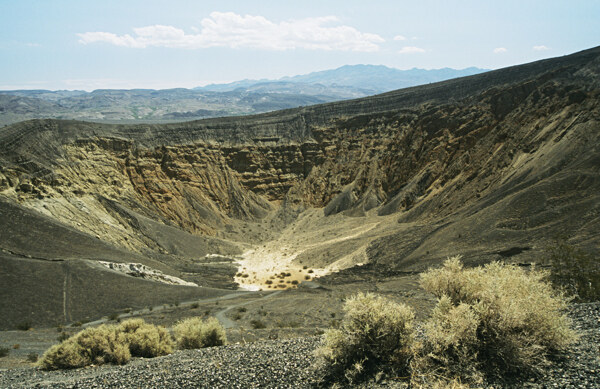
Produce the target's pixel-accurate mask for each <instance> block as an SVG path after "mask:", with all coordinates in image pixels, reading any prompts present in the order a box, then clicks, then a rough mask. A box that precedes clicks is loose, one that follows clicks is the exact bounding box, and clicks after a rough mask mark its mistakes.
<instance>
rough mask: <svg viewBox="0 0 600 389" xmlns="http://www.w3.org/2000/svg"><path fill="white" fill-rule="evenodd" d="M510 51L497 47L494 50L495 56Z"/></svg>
mask: <svg viewBox="0 0 600 389" xmlns="http://www.w3.org/2000/svg"><path fill="white" fill-rule="evenodd" d="M507 51H508V50H507V49H506V47H496V48H495V49H494V54H502V53H506V52H507Z"/></svg>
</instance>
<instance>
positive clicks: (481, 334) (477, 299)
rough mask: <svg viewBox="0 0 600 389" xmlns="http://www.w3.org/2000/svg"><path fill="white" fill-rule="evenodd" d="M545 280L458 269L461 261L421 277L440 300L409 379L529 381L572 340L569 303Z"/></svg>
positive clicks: (492, 269)
mask: <svg viewBox="0 0 600 389" xmlns="http://www.w3.org/2000/svg"><path fill="white" fill-rule="evenodd" d="M547 277H548V273H547V272H543V271H538V270H536V269H533V270H531V271H529V272H527V271H525V270H523V269H520V268H518V267H516V266H511V265H504V264H500V263H497V262H496V263H491V264H488V265H486V266H483V267H477V268H472V269H464V268H463V265H462V263H461V261H460V257H454V258H450V259H448V260H447V261H446V262H445V263H444V265H443V267H441V268H439V269H435V270H428V271H427V272H425V273H423V274H422V275H421V285H422V286H423V288H424V289H425V290H427V291H429V292H431V293H433V294H434V295H436V297H438V299H439V301H438V304H437V306H436V307H435V309H434V311H433V314H432V316H431V318H430V319H429V320H427V321H426V323H425V325H424V331H425V340H424V342H423V345H422V349H421V350H420V353H419V357H418V358H416V360H415V362H414V363H413V376H415V375H416V376H419V375H421V377H425V376H426V375H427V374H432V373H433V374H434V375H435V376H439V375H441V376H444V377H463V378H465V379H469V380H472V381H477V380H480V379H481V378H482V376H495V377H497V378H501V377H502V376H503V375H506V376H508V375H519V374H527V373H534V372H536V371H538V369H539V368H541V367H543V366H545V365H546V364H547V363H548V357H549V356H550V355H552V354H556V353H558V352H561V351H565V350H566V349H567V347H568V346H569V345H570V344H571V343H572V342H573V341H574V340H575V339H576V334H575V332H574V331H573V330H572V329H571V328H570V321H569V319H568V318H567V317H566V315H565V314H563V313H562V312H563V310H564V309H565V308H566V305H567V302H568V300H567V299H566V298H565V297H564V295H563V294H561V293H558V292H556V291H555V290H554V289H553V288H552V286H551V284H550V282H549V281H547Z"/></svg>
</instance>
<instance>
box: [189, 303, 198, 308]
mask: <svg viewBox="0 0 600 389" xmlns="http://www.w3.org/2000/svg"><path fill="white" fill-rule="evenodd" d="M191 307H192V309H197V308H199V307H200V303H193V304H192V305H191Z"/></svg>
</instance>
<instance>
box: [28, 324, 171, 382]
mask: <svg viewBox="0 0 600 389" xmlns="http://www.w3.org/2000/svg"><path fill="white" fill-rule="evenodd" d="M172 351H173V340H172V339H171V337H170V335H169V333H168V332H167V330H166V329H164V328H163V327H157V326H154V325H151V324H147V323H145V322H144V321H143V320H142V319H131V320H127V321H125V322H123V323H121V324H120V325H118V326H116V325H106V324H105V325H101V326H99V327H95V328H86V329H85V330H83V331H81V332H78V333H77V334H75V335H73V336H71V337H70V338H68V339H66V340H64V341H63V342H62V343H60V344H57V345H54V346H52V347H50V348H49V349H48V350H47V351H46V352H45V353H44V355H43V356H42V358H41V359H40V361H39V365H40V366H41V367H42V369H45V370H56V369H71V368H77V367H83V366H88V365H91V364H96V365H101V364H104V363H113V364H117V365H122V364H125V363H127V362H129V360H130V359H131V356H139V357H155V356H159V355H166V354H170V353H171V352H172Z"/></svg>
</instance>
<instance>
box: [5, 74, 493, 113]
mask: <svg viewBox="0 0 600 389" xmlns="http://www.w3.org/2000/svg"><path fill="white" fill-rule="evenodd" d="M483 71H485V69H478V68H468V69H463V70H456V69H450V68H444V69H434V70H424V69H411V70H399V69H392V68H388V67H386V66H381V65H378V66H375V65H351V66H342V67H340V68H338V69H333V70H325V71H321V72H314V73H309V74H304V75H299V76H293V77H284V78H281V79H279V80H264V79H263V80H241V81H236V82H232V83H227V84H213V85H207V86H204V87H198V88H193V89H185V88H173V89H162V90H154V89H98V90H95V91H93V92H86V91H80V90H75V91H67V90H59V91H50V90H13V91H0V125H4V124H10V123H15V122H19V121H22V120H27V119H38V118H57V119H78V120H93V121H103V122H113V123H115V122H116V123H120V122H129V123H135V122H165V121H184V120H195V119H203V118H210V117H218V116H233V115H248V114H255V113H261V112H268V111H274V110H278V109H285V108H295V107H298V106H308V105H314V104H320V103H326V102H330V101H338V100H347V99H354V98H360V97H365V96H370V95H374V94H377V93H382V92H387V91H390V90H394V89H400V88H405V87H409V86H415V85H420V84H427V83H430V82H436V81H442V80H446V79H450V78H456V77H462V76H467V75H472V74H476V73H481V72H483Z"/></svg>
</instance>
